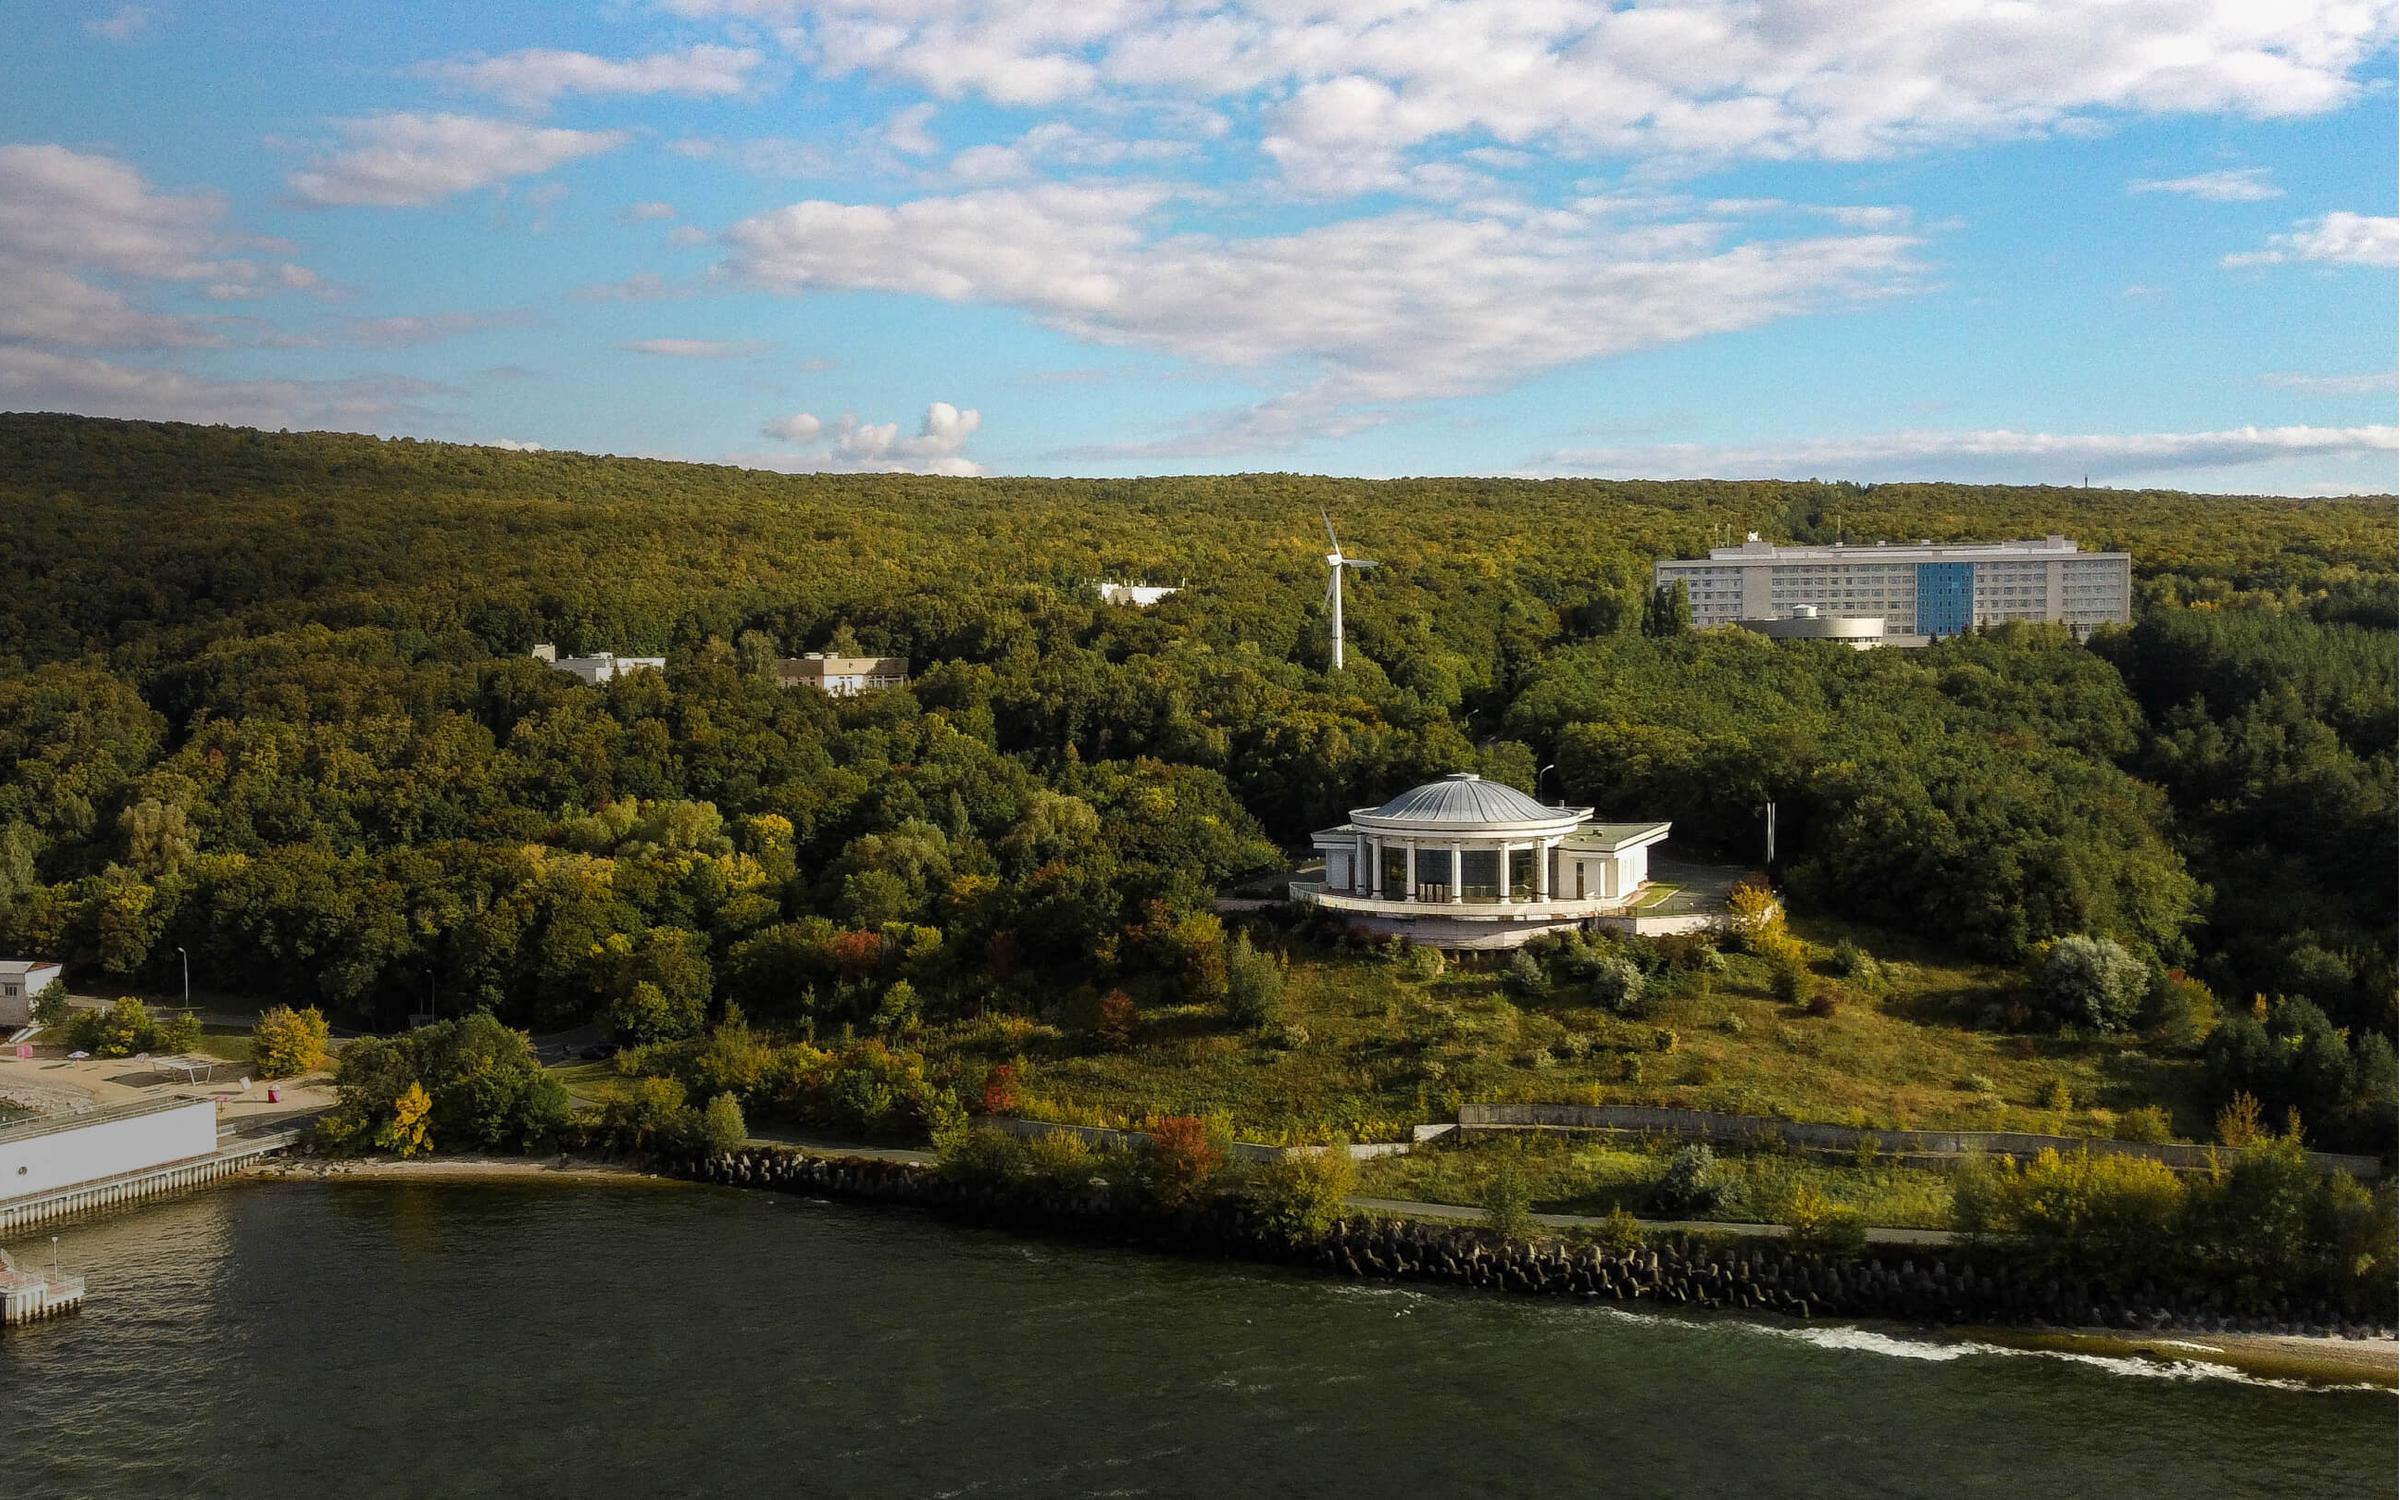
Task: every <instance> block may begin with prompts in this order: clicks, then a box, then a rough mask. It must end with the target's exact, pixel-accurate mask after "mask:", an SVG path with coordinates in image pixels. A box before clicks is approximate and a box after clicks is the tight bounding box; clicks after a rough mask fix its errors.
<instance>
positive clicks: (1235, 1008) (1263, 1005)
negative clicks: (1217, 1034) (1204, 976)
mask: <svg viewBox="0 0 2400 1500" xmlns="http://www.w3.org/2000/svg"><path fill="white" fill-rule="evenodd" d="M1225 1016H1226V1019H1228V1020H1230V1021H1232V1022H1233V1023H1234V1024H1235V1025H1236V1026H1241V1027H1246V1028H1248V1029H1250V1030H1253V1031H1256V1030H1259V1029H1261V1028H1263V1027H1267V1026H1272V1025H1274V1024H1275V1023H1276V1022H1277V1021H1279V1020H1281V1019H1282V1017H1283V970H1282V968H1280V967H1279V966H1278V965H1277V964H1276V962H1275V956H1274V955H1273V954H1271V953H1264V952H1261V951H1260V950H1259V949H1257V948H1255V947H1253V946H1251V943H1250V934H1249V933H1247V932H1237V933H1235V934H1234V935H1233V943H1232V945H1231V947H1230V949H1229V950H1228V951H1227V953H1226V955H1225Z"/></svg>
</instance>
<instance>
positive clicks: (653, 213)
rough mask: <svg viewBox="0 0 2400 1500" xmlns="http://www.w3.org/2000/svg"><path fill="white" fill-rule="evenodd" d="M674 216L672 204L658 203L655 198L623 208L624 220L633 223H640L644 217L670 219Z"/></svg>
mask: <svg viewBox="0 0 2400 1500" xmlns="http://www.w3.org/2000/svg"><path fill="white" fill-rule="evenodd" d="M674 217H675V205H674V204H672V203H660V202H657V201H656V200H653V201H651V202H648V203H635V204H632V205H630V206H628V207H627V208H626V210H625V219H626V222H628V223H633V224H638V223H641V222H642V221H643V220H645V219H672V218H674Z"/></svg>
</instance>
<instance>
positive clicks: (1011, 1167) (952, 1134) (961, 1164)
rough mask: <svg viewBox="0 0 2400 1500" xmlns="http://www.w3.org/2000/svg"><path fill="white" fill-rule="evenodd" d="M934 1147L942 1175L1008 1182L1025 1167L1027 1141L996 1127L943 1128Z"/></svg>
mask: <svg viewBox="0 0 2400 1500" xmlns="http://www.w3.org/2000/svg"><path fill="white" fill-rule="evenodd" d="M1066 1138H1067V1139H1069V1140H1073V1139H1074V1137H1072V1136H1068V1137H1066ZM1077 1144H1078V1145H1080V1144H1081V1142H1077ZM934 1146H935V1149H936V1150H937V1151H938V1152H939V1153H940V1156H941V1160H940V1164H939V1165H940V1169H941V1174H942V1175H943V1176H944V1177H946V1178H949V1179H950V1180H951V1181H953V1182H990V1183H1001V1182H1007V1181H1010V1180H1011V1179H1013V1178H1015V1177H1017V1176H1018V1175H1020V1173H1021V1172H1022V1170H1023V1168H1024V1163H1025V1149H1024V1143H1022V1142H1020V1141H1019V1140H1018V1138H1017V1137H1016V1136H1015V1135H1013V1134H1011V1133H1010V1132H1008V1131H1005V1130H1001V1129H999V1128H997V1127H996V1126H991V1125H971V1126H968V1127H967V1128H965V1129H963V1130H950V1131H944V1132H943V1133H942V1135H941V1136H940V1137H939V1138H938V1139H937V1140H936V1141H935V1142H934Z"/></svg>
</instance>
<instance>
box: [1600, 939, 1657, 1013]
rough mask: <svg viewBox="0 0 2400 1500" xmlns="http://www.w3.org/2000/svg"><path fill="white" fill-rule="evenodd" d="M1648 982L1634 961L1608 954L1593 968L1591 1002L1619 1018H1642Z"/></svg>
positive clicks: (1621, 955) (1618, 955)
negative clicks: (1635, 1016) (1614, 1013)
mask: <svg viewBox="0 0 2400 1500" xmlns="http://www.w3.org/2000/svg"><path fill="white" fill-rule="evenodd" d="M1647 983H1648V981H1647V980H1645V979H1644V978H1643V976H1642V971H1641V969H1640V967H1639V966H1637V965H1636V964H1635V963H1634V961H1633V960H1632V959H1630V958H1627V957H1625V956H1624V955H1623V954H1620V953H1612V954H1609V955H1607V956H1605V957H1603V958H1601V959H1600V960H1598V961H1597V962H1596V963H1594V964H1593V965H1592V1000H1593V1002H1594V1003H1595V1004H1598V1005H1601V1006H1603V1007H1605V1008H1607V1009H1609V1010H1612V1011H1614V1012H1616V1013H1617V1014H1618V1015H1620V1016H1633V1015H1639V1014H1641V1010H1642V991H1643V989H1644V988H1645V986H1646V985H1647Z"/></svg>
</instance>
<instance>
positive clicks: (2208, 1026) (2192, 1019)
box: [2142, 969, 2217, 1047]
mask: <svg viewBox="0 0 2400 1500" xmlns="http://www.w3.org/2000/svg"><path fill="white" fill-rule="evenodd" d="M2142 1024H2143V1025H2144V1026H2146V1027H2148V1028H2149V1029H2150V1033H2151V1035H2153V1036H2155V1037H2156V1038H2157V1039H2158V1040H2160V1041H2161V1042H2164V1043H2166V1044H2167V1045H2169V1046H2173V1047H2196V1046H2198V1045H2200V1043H2201V1042H2203V1041H2205V1040H2206V1039H2207V1037H2208V1035H2209V1033H2210V1032H2212V1031H2214V1030H2215V1029H2216V1025H2217V997H2216V996H2215V995H2213V994H2211V993H2210V992H2209V988H2208V986H2207V985H2205V984H2202V983H2201V982H2200V981H2199V980H2197V979H2194V978H2192V977H2191V976H2190V975H2188V974H2186V973H2184V972H2183V970H2181V969H2161V970H2159V971H2158V973H2157V974H2156V975H2154V976H2153V977H2152V979H2151V981H2150V994H2149V998H2148V1000H2147V1001H2146V1002H2145V1003H2144V1005H2143V1007H2142Z"/></svg>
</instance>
